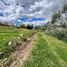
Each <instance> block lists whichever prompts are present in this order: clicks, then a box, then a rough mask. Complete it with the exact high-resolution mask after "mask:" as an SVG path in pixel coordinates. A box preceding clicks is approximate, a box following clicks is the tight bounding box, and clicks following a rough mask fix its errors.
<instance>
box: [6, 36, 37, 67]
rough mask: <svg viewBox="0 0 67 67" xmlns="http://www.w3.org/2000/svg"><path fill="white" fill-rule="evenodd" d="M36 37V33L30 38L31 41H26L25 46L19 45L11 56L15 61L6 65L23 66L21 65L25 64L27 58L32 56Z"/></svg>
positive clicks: (10, 66)
mask: <svg viewBox="0 0 67 67" xmlns="http://www.w3.org/2000/svg"><path fill="white" fill-rule="evenodd" d="M35 39H36V35H34V36H32V37H31V38H30V41H28V42H26V43H25V42H24V43H23V44H24V47H23V44H22V45H21V46H19V47H18V50H17V51H15V52H14V53H13V54H12V55H11V57H12V58H13V59H14V61H13V62H12V63H11V64H10V65H9V66H6V67H21V65H22V64H23V62H24V61H25V60H27V58H28V57H29V56H30V54H31V50H32V48H33V47H34V45H33V44H34V41H35Z"/></svg>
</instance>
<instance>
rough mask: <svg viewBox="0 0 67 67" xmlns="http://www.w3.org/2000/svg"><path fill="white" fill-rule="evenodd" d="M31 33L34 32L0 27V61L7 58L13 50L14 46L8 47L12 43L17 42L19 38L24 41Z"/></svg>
mask: <svg viewBox="0 0 67 67" xmlns="http://www.w3.org/2000/svg"><path fill="white" fill-rule="evenodd" d="M33 33H34V31H31V30H27V29H21V28H15V27H8V26H0V59H3V58H6V57H8V56H9V55H10V53H11V52H12V51H13V50H14V47H16V45H13V46H12V45H10V44H11V43H12V41H14V40H19V38H21V39H22V40H24V39H25V38H27V37H30V36H31V35H32V34H33Z"/></svg>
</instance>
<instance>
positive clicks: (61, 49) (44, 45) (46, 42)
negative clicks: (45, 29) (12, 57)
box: [22, 33, 67, 67]
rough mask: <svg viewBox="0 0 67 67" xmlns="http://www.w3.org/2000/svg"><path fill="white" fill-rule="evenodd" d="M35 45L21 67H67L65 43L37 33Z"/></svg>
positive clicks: (66, 45)
mask: <svg viewBox="0 0 67 67" xmlns="http://www.w3.org/2000/svg"><path fill="white" fill-rule="evenodd" d="M35 45H36V47H35V48H34V49H33V50H32V54H31V56H30V57H29V58H28V59H27V60H26V61H25V62H24V65H22V67H67V43H65V42H63V41H61V40H58V39H57V38H55V37H52V36H50V35H46V34H44V33H38V34H37V40H36V44H35Z"/></svg>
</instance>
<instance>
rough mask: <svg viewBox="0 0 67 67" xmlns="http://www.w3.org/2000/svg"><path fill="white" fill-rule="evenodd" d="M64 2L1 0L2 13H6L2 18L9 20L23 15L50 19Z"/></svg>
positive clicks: (54, 0)
mask: <svg viewBox="0 0 67 67" xmlns="http://www.w3.org/2000/svg"><path fill="white" fill-rule="evenodd" d="M63 2H65V0H0V11H1V12H3V13H4V17H2V18H6V19H8V20H13V19H16V18H18V17H20V16H23V15H27V16H30V17H45V18H49V17H50V16H51V14H52V13H53V12H55V11H56V10H58V9H59V8H60V7H61V6H62V3H63ZM2 9H3V10H2ZM0 19H1V17H0Z"/></svg>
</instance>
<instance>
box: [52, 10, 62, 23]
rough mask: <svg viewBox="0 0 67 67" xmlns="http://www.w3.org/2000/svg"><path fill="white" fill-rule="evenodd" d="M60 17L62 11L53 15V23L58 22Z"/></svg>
mask: <svg viewBox="0 0 67 67" xmlns="http://www.w3.org/2000/svg"><path fill="white" fill-rule="evenodd" d="M60 17H61V13H60V11H58V12H55V13H54V14H53V15H52V21H51V23H54V22H56V21H57V19H59V18H60Z"/></svg>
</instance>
